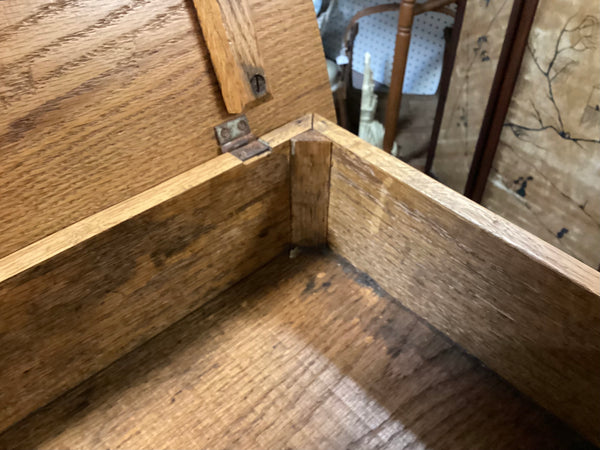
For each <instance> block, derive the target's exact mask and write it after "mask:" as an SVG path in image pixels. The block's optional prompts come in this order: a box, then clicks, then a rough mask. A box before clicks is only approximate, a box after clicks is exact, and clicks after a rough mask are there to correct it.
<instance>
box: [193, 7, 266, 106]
mask: <svg viewBox="0 0 600 450" xmlns="http://www.w3.org/2000/svg"><path fill="white" fill-rule="evenodd" d="M194 6H195V7H196V12H197V14H198V20H199V21H200V26H201V27H202V34H203V36H204V40H205V42H206V46H207V47H208V50H209V52H210V57H211V61H212V66H213V68H214V70H215V73H216V75H217V79H218V80H219V86H220V88H221V94H222V95H223V100H224V102H225V107H226V108H227V111H228V112H229V113H231V114H238V113H241V112H242V111H243V110H244V108H245V107H246V105H248V103H250V102H253V101H255V100H256V99H258V98H261V97H264V96H265V95H267V94H268V88H267V81H266V78H265V71H264V63H263V60H262V57H261V55H260V51H259V45H258V42H257V38H256V31H255V29H254V18H253V17H252V13H251V11H250V5H249V0H194ZM258 77H260V78H258ZM253 83H262V85H260V90H257V89H256V87H254V86H253Z"/></svg>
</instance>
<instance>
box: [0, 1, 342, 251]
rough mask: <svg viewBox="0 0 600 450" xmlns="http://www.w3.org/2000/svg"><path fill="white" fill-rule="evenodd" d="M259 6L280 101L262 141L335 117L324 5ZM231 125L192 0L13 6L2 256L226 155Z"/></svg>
mask: <svg viewBox="0 0 600 450" xmlns="http://www.w3.org/2000/svg"><path fill="white" fill-rule="evenodd" d="M249 6H250V7H251V10H252V17H253V22H254V26H255V31H256V37H257V40H258V42H259V43H260V50H261V54H262V58H263V61H264V68H265V74H266V75H267V76H268V81H269V90H270V93H271V95H272V97H273V98H272V99H271V100H270V101H268V102H266V103H261V104H259V105H257V106H256V107H254V108H252V109H250V110H249V111H248V112H247V116H248V119H249V122H250V125H251V127H252V131H253V132H254V134H255V135H256V136H262V135H263V134H265V133H266V132H268V131H271V130H273V129H275V128H277V127H278V126H281V125H283V124H285V123H287V122H289V121H291V120H294V119H296V118H297V117H299V116H300V115H302V114H306V113H308V112H311V111H315V112H319V113H321V114H323V115H325V116H327V117H329V118H332V119H333V118H334V117H335V113H334V108H333V103H332V100H331V94H330V86H329V80H328V77H327V71H326V68H325V63H324V61H323V59H322V58H323V56H322V55H323V50H322V44H321V38H320V35H319V31H318V27H317V23H316V20H315V17H314V8H313V5H312V2H310V1H309V0H302V1H298V2H292V3H290V2H288V1H287V0H273V1H269V2H265V1H262V0H249ZM306 61H311V63H310V64H306ZM227 119H228V114H227V111H226V109H225V107H224V104H223V100H222V97H221V93H220V91H219V86H218V82H217V79H216V77H215V75H214V72H213V67H212V64H211V62H210V58H209V54H208V50H207V48H206V45H205V43H204V40H203V38H202V33H201V30H200V26H199V24H198V20H197V17H196V13H195V10H194V6H193V3H192V2H191V1H187V0H134V1H130V0H64V1H59V2H47V1H44V0H28V1H20V0H5V1H1V2H0V153H1V154H2V159H1V161H0V179H1V180H2V182H1V183H0V211H2V214H0V257H3V256H6V255H8V254H10V253H12V252H15V251H17V250H19V249H20V248H23V247H24V246H26V245H29V244H31V243H33V242H35V241H37V240H40V239H42V238H43V237H45V236H48V235H50V234H52V233H54V232H56V231H58V230H60V229H62V228H64V227H66V226H69V225H71V224H73V223H75V222H78V221H79V220H82V219H84V218H86V217H88V216H90V215H92V214H95V213H97V212H100V211H102V210H104V209H106V208H108V207H110V206H113V205H116V204H117V203H120V202H122V201H125V200H127V199H128V198H130V197H132V196H134V195H137V194H139V193H141V192H143V191H145V190H147V189H150V188H151V187H153V186H156V185H158V184H160V183H162V182H163V181H166V180H168V179H170V178H172V177H174V176H176V175H178V174H181V173H183V172H185V171H187V170H190V169H192V168H194V167H196V166H198V165H200V164H202V163H203V162H206V161H208V160H209V159H212V158H214V157H216V156H218V155H219V153H220V152H219V148H218V145H217V143H216V141H215V139H214V133H213V127H214V126H215V125H218V124H219V123H222V122H224V121H225V120H227Z"/></svg>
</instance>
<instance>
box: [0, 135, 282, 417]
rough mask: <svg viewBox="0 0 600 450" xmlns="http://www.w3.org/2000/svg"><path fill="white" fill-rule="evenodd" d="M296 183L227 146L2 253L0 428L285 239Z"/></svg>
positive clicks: (275, 158) (262, 259) (274, 158)
mask: <svg viewBox="0 0 600 450" xmlns="http://www.w3.org/2000/svg"><path fill="white" fill-rule="evenodd" d="M292 128H293V127H292ZM284 134H285V133H284ZM281 137H282V136H281V134H280V135H279V138H281ZM288 139H289V137H288ZM289 190H290V185H289V142H284V143H283V144H281V145H279V146H278V147H277V148H275V149H274V150H273V152H272V153H270V154H267V155H261V156H260V157H257V158H255V159H251V160H249V161H246V162H245V163H242V162H240V161H239V160H237V158H235V157H234V156H231V155H229V154H224V155H221V156H219V157H218V158H215V159H213V160H211V161H209V162H207V163H205V164H203V165H202V166H200V167H198V168H196V169H193V170H191V171H188V172H186V173H184V174H182V175H180V176H178V177H176V178H175V179H173V180H169V181H167V182H165V183H163V184H161V185H159V186H157V187H156V188H154V189H152V190H150V191H149V192H145V193H143V194H140V195H139V196H137V197H134V198H132V199H130V200H128V201H126V202H124V203H123V204H119V205H117V206H115V207H113V208H109V209H108V210H105V211H103V212H101V213H98V214H96V215H95V216H92V217H90V218H88V219H86V220H84V221H81V222H78V223H77V224H75V225H73V226H71V227H69V228H66V229H64V230H61V231H60V232H58V233H56V234H55V235H52V236H50V237H48V238H46V239H44V240H43V241H40V242H38V243H36V244H33V245H32V246H30V247H28V248H26V249H24V250H22V251H20V252H17V253H15V254H13V255H10V256H8V257H6V258H4V259H3V260H0V276H1V278H0V404H2V408H0V429H3V428H6V427H7V426H8V425H10V424H11V423H14V422H15V421H17V420H19V419H20V418H22V417H24V416H25V415H26V414H28V413H30V412H31V411H33V410H34V409H36V408H38V407H40V406H42V405H44V404H46V403H47V402H48V401H50V400H52V399H54V398H56V397H57V396H58V395H59V394H62V393H63V392H65V391H66V390H67V389H70V388H72V387H74V386H75V385H77V384H78V383H80V382H81V381H83V380H84V379H86V378H87V377H89V376H90V375H92V374H94V373H95V372H97V371H98V370H100V369H102V368H104V367H106V366H107V365H108V364H110V363H111V362H113V361H115V360H116V359H117V358H119V357H120V356H122V355H123V354H125V353H127V352H128V351H130V350H131V349H133V348H135V347H136V346H138V345H140V344H141V343H143V342H145V341H146V340H147V339H149V338H151V337H152V336H154V335H156V334H157V333H159V332H160V331H162V330H163V329H165V328H166V327H167V326H169V325H171V324H172V323H173V322H175V321H176V320H178V319H180V318H181V317H183V316H184V315H186V314H187V313H189V312H190V311H192V310H194V309H195V308H197V307H198V306H199V305H201V304H202V303H204V302H206V301H208V300H210V299H211V298H213V297H215V296H216V295H217V294H218V293H220V292H222V291H223V290H225V289H226V288H227V287H229V286H231V285H232V284H234V283H235V282H237V281H239V280H240V279H241V278H243V277H244V276H246V275H249V274H250V273H252V272H253V271H254V270H256V269H257V268H258V267H260V266H262V265H263V264H265V263H266V262H268V261H269V260H270V259H271V258H273V257H274V256H275V255H277V254H279V253H280V252H281V251H283V250H285V249H287V248H288V245H289V244H288V243H289V230H290V203H289Z"/></svg>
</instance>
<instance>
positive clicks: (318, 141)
mask: <svg viewBox="0 0 600 450" xmlns="http://www.w3.org/2000/svg"><path fill="white" fill-rule="evenodd" d="M291 149H292V150H291V156H290V170H291V175H290V184H291V207H292V237H291V239H292V241H291V242H292V245H298V246H302V247H315V246H322V245H326V244H327V210H328V209H329V171H330V168H331V141H330V140H329V139H327V138H326V137H324V136H323V135H321V134H320V133H317V132H315V131H307V132H305V133H302V134H300V135H298V136H296V137H295V138H293V139H292V141H291Z"/></svg>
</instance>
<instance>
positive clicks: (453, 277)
mask: <svg viewBox="0 0 600 450" xmlns="http://www.w3.org/2000/svg"><path fill="white" fill-rule="evenodd" d="M314 127H315V129H316V130H318V131H320V132H322V133H324V134H325V135H326V136H327V137H329V138H331V139H332V141H333V142H334V147H333V151H332V170H331V189H330V207H329V222H328V224H329V225H328V227H329V228H328V236H329V243H330V246H331V247H332V249H333V250H335V251H337V252H339V253H340V254H341V255H342V256H344V257H346V258H348V259H349V260H350V261H351V262H352V263H353V264H355V265H356V267H357V268H359V269H361V270H365V271H367V272H368V273H369V275H371V276H372V277H373V278H374V279H375V280H376V281H377V282H378V283H380V284H381V285H382V286H383V287H384V288H385V289H387V290H388V291H389V292H390V293H391V294H392V295H394V296H396V297H398V298H399V299H400V300H401V301H402V302H403V304H404V305H406V306H407V307H409V308H410V309H412V310H413V311H414V312H416V313H417V314H418V315H420V316H421V317H423V318H424V319H425V320H427V321H428V322H430V323H431V324H432V325H433V326H435V327H436V328H438V329H439V330H441V331H443V332H444V333H445V334H447V335H448V336H449V337H450V338H451V339H452V340H454V341H455V342H457V343H458V344H459V345H461V346H463V347H464V348H465V349H466V350H467V351H469V352H470V353H472V354H473V355H475V356H477V357H478V358H479V359H481V361H483V362H484V363H485V364H486V365H488V366H489V367H490V368H492V369H493V370H495V371H496V372H497V373H498V374H500V375H501V376H502V377H504V378H505V379H507V380H508V381H509V382H511V383H512V384H513V385H515V386H516V387H517V388H518V389H520V390H521V391H522V392H524V393H525V394H527V395H529V396H530V397H531V398H533V399H534V400H535V401H537V402H538V403H539V404H541V405H542V406H544V407H546V408H547V409H549V410H550V411H552V412H554V413H555V414H556V415H557V416H559V417H560V418H562V419H563V420H565V421H566V422H568V423H570V424H571V425H572V426H573V427H575V428H576V429H578V430H579V431H580V432H581V433H583V434H584V435H586V436H587V437H588V438H589V439H591V440H592V441H594V442H595V443H599V442H600V402H598V399H599V398H600V366H599V365H598V361H600V274H599V273H598V272H596V271H595V270H593V269H592V268H590V267H588V266H586V265H585V264H583V263H581V262H580V261H578V260H576V259H574V258H572V257H570V256H569V255H567V254H565V253H563V252H561V251H560V250H558V249H556V248H555V247H553V246H551V245H549V244H547V243H545V242H543V241H542V240H540V239H539V238H537V237H535V236H533V235H531V234H529V233H528V232H526V231H525V230H522V229H520V228H519V227H517V226H516V225H513V224H512V223H510V222H508V221H506V220H504V219H502V218H500V217H498V216H496V215H495V214H493V213H492V212H490V211H488V210H486V209H484V208H483V207H481V206H479V205H477V204H475V203H474V202H471V201H470V200H468V199H466V198H465V197H463V196H462V195H459V194H457V193H456V192H454V191H452V190H451V189H449V188H447V187H445V186H443V185H441V184H440V183H437V182H436V181H434V180H432V179H430V178H429V177H427V176H425V175H423V174H422V173H420V172H419V171H417V170H415V169H413V168H411V167H410V166H408V165H406V164H404V163H402V162H399V161H398V160H396V159H395V158H393V157H391V156H389V155H386V154H385V152H382V151H381V150H379V149H376V148H375V147H372V146H370V145H368V144H366V143H364V142H363V141H361V140H359V139H358V138H356V137H355V136H353V135H352V134H350V133H348V132H346V131H344V130H342V129H340V128H339V127H337V126H335V125H333V124H331V123H330V122H327V121H325V120H321V119H319V118H317V117H315V119H314Z"/></svg>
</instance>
